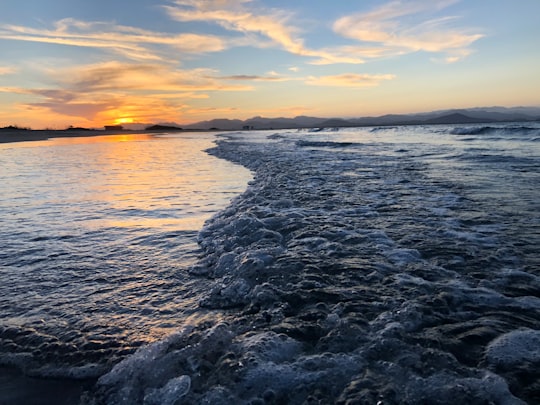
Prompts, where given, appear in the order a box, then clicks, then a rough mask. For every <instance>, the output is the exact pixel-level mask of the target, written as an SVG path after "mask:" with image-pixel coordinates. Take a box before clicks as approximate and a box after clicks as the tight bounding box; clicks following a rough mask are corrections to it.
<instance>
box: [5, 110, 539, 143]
mask: <svg viewBox="0 0 540 405" xmlns="http://www.w3.org/2000/svg"><path fill="white" fill-rule="evenodd" d="M527 121H532V122H539V121H540V107H514V108H505V107H489V108H471V109H462V110H444V111H433V112H427V113H419V114H389V115H383V116H379V117H362V118H348V119H344V118H319V117H308V116H298V117H294V118H265V117H253V118H249V119H247V120H239V119H225V118H220V119H213V120H210V121H201V122H197V123H194V124H189V125H183V126H182V127H180V126H177V125H174V124H169V123H167V124H155V125H152V124H146V125H142V124H133V125H137V126H138V128H139V129H134V128H135V127H132V126H129V124H128V125H126V126H125V127H124V126H120V125H110V126H105V130H101V129H90V128H81V127H72V126H70V127H69V128H67V129H65V130H31V129H29V128H25V127H19V126H15V125H10V126H7V127H4V128H0V143H5V142H21V141H40V140H47V139H49V138H59V137H83V136H85V137H86V136H98V135H118V134H130V133H136V134H137V133H138V134H140V133H148V132H151V133H156V132H176V131H189V132H196V131H239V130H246V129H247V130H263V129H299V128H329V127H330V128H336V127H370V126H389V125H391V126H394V125H436V124H441V125H442V124H445V125H458V124H481V123H494V122H527ZM143 128H144V129H143Z"/></svg>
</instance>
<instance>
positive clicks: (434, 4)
mask: <svg viewBox="0 0 540 405" xmlns="http://www.w3.org/2000/svg"><path fill="white" fill-rule="evenodd" d="M456 2H457V1H456V0H434V1H423V0H415V1H407V2H405V1H392V2H390V3H387V4H385V5H383V6H380V7H378V8H376V9H374V10H372V11H371V12H368V13H361V14H355V15H350V16H346V17H343V18H340V19H338V20H337V21H336V22H335V23H334V31H335V32H336V33H338V34H340V35H343V36H344V37H347V38H352V39H355V40H357V41H359V42H361V43H363V44H366V43H367V44H378V45H377V46H376V47H374V49H376V51H375V52H374V54H373V56H375V57H376V56H378V55H384V54H388V55H392V54H394V55H396V54H403V53H409V52H416V51H425V52H432V53H442V54H444V55H446V56H445V58H444V59H445V60H446V61H447V62H456V61H458V60H460V59H461V58H463V57H465V56H467V55H468V54H470V53H471V52H472V51H471V50H470V49H469V46H470V45H471V44H472V43H474V42H475V41H477V40H478V39H480V38H482V37H483V35H482V34H480V33H475V32H474V31H472V30H471V29H467V28H459V27H456V26H455V22H456V21H457V20H458V18H457V17H456V16H442V17H441V16H435V15H436V14H437V13H438V12H440V11H441V10H444V9H446V8H447V7H449V6H450V5H452V4H454V3H456ZM350 50H351V51H353V52H354V48H350ZM357 53H359V54H362V55H366V54H365V53H364V50H363V49H359V50H358V51H357Z"/></svg>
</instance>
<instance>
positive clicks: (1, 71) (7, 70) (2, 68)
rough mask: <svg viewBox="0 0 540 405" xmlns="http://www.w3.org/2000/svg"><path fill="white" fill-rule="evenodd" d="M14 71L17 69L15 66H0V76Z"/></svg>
mask: <svg viewBox="0 0 540 405" xmlns="http://www.w3.org/2000/svg"><path fill="white" fill-rule="evenodd" d="M16 71H17V70H16V69H15V68H12V67H8V66H0V76H2V75H10V74H13V73H15V72H16Z"/></svg>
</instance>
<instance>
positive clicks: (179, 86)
mask: <svg viewBox="0 0 540 405" xmlns="http://www.w3.org/2000/svg"><path fill="white" fill-rule="evenodd" d="M41 73H42V75H44V78H43V79H42V80H43V81H46V82H48V86H47V87H45V88H21V87H3V88H0V92H4V93H11V94H20V95H30V96H36V97H37V99H36V101H34V102H26V103H25V104H19V105H20V107H21V108H23V109H26V110H32V113H33V114H34V113H35V114H38V113H39V115H40V116H44V115H45V113H46V111H49V113H50V114H51V117H52V116H64V118H65V117H78V118H81V119H84V120H86V121H94V122H112V121H114V119H116V118H117V117H118V116H122V117H126V116H128V117H133V118H134V119H136V120H141V119H147V120H150V118H156V119H160V120H162V119H164V118H167V119H172V120H174V119H177V118H178V115H179V114H180V112H181V111H182V110H185V109H186V108H188V107H189V106H187V105H186V100H189V99H207V98H208V97H209V96H208V94H207V93H208V92H214V91H249V90H252V87H251V86H248V85H245V84H242V83H234V82H233V83H231V82H230V80H227V78H220V77H219V76H217V75H216V71H214V70H212V69H203V68H199V69H174V68H172V67H171V66H169V65H164V64H163V65H162V64H156V63H128V62H118V61H111V62H103V63H96V64H90V65H81V66H74V67H66V68H61V69H54V70H53V69H43V70H42V71H41ZM229 79H230V78H229ZM233 81H234V80H233ZM156 115H159V117H156Z"/></svg>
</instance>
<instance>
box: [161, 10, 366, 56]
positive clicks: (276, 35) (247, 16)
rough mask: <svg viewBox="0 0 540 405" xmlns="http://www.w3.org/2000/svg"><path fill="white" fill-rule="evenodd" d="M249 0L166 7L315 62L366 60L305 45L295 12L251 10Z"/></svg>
mask: <svg viewBox="0 0 540 405" xmlns="http://www.w3.org/2000/svg"><path fill="white" fill-rule="evenodd" d="M243 3H249V1H246V0H240V1H230V0H207V1H193V0H177V1H176V2H175V4H176V6H164V9H165V10H166V11H167V13H168V14H169V15H170V16H171V18H173V19H175V20H177V21H181V22H188V21H203V22H207V23H214V24H217V25H219V26H221V27H222V28H224V29H226V30H228V31H233V32H237V33H241V34H243V35H244V36H245V38H244V39H246V40H248V41H249V44H250V45H251V46H254V47H268V43H267V41H268V40H269V41H270V43H271V44H273V45H274V46H279V47H280V48H282V49H284V50H285V51H287V52H289V53H291V54H294V55H299V56H306V57H312V58H315V61H314V63H315V64H331V63H363V60H362V59H359V58H356V57H351V56H349V55H343V54H339V53H334V52H332V50H331V49H326V50H317V49H311V48H308V47H306V46H305V44H304V40H303V39H302V38H301V37H300V32H301V30H300V29H299V28H297V27H295V26H293V25H292V24H291V23H290V21H291V20H292V19H293V17H294V15H293V14H292V13H287V12H284V11H281V10H274V9H273V10H256V11H250V10H249V9H248V8H246V7H243V6H242V4H243Z"/></svg>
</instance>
